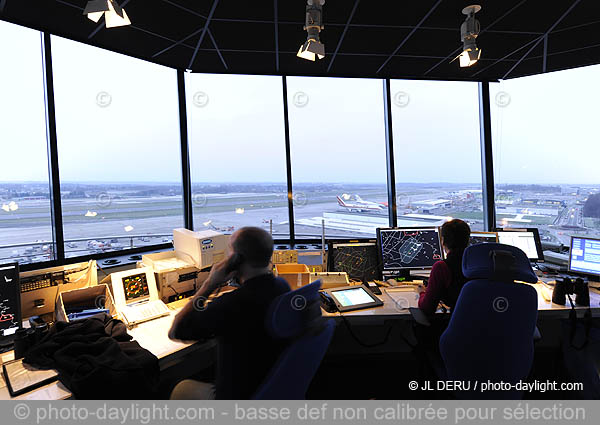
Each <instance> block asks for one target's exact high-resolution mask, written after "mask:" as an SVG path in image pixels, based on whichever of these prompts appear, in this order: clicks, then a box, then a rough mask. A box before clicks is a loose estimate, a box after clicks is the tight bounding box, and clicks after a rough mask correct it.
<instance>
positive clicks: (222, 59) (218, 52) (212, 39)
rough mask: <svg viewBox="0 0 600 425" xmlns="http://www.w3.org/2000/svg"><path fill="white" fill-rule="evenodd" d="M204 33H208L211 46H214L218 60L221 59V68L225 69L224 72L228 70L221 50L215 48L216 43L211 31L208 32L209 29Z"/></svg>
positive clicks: (217, 47)
mask: <svg viewBox="0 0 600 425" xmlns="http://www.w3.org/2000/svg"><path fill="white" fill-rule="evenodd" d="M206 31H207V32H208V36H209V37H210V41H212V44H213V46H215V50H216V51H217V54H218V55H219V58H220V59H221V62H222V63H223V66H224V67H225V70H229V67H228V66H227V62H225V58H224V57H223V55H222V54H221V50H220V49H219V46H217V41H216V40H215V38H214V37H213V34H212V31H211V30H210V28H208V29H207V30H206Z"/></svg>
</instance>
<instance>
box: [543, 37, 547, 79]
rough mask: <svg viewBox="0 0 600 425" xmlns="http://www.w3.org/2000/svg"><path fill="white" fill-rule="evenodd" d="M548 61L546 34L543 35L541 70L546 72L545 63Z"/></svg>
mask: <svg viewBox="0 0 600 425" xmlns="http://www.w3.org/2000/svg"><path fill="white" fill-rule="evenodd" d="M547 62H548V34H546V35H545V36H544V60H543V61H542V72H543V73H544V74H545V73H546V64H547Z"/></svg>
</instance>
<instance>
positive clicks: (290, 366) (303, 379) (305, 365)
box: [253, 280, 335, 400]
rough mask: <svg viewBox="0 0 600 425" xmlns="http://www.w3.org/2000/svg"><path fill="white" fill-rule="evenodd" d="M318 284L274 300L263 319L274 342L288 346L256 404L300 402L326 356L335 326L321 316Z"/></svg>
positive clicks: (317, 282)
mask: <svg viewBox="0 0 600 425" xmlns="http://www.w3.org/2000/svg"><path fill="white" fill-rule="evenodd" d="M320 288H321V281H320V280H317V281H315V282H313V283H311V284H309V285H306V286H303V287H302V288H300V289H297V290H295V291H292V292H288V293H286V294H283V295H281V296H279V297H277V298H276V299H275V300H274V301H273V303H272V304H271V305H270V307H269V310H268V312H267V315H266V323H265V324H266V328H267V330H268V332H269V334H270V335H271V336H272V337H273V338H277V339H285V340H289V341H290V342H289V345H288V346H287V348H286V349H285V350H284V351H283V353H281V355H280V356H279V359H278V360H277V362H276V363H275V365H274V366H273V368H272V369H271V371H270V372H269V374H268V375H267V377H266V378H265V380H264V382H263V383H262V384H261V385H260V387H259V388H258V390H257V391H256V393H255V394H254V396H253V399H255V400H302V399H304V398H305V397H306V391H307V390H308V386H309V385H310V383H311V381H312V379H313V377H314V376H315V374H316V372H317V369H318V368H319V366H320V364H321V361H322V360H323V357H324V356H325V352H326V351H327V348H328V347H329V343H330V341H331V338H332V337H333V331H334V329H335V323H334V321H333V319H325V318H323V317H322V315H321V301H320V296H319V289H320Z"/></svg>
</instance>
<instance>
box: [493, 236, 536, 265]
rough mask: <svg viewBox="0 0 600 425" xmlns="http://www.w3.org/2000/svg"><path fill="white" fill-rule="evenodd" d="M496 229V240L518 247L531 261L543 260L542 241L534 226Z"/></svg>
mask: <svg viewBox="0 0 600 425" xmlns="http://www.w3.org/2000/svg"><path fill="white" fill-rule="evenodd" d="M496 230H497V231H498V242H499V243H502V244H505V245H512V246H515V247H517V248H520V249H521V250H522V251H523V252H525V254H526V255H527V258H529V259H530V260H531V261H536V262H542V261H544V252H543V251H542V242H541V240H540V234H539V232H538V229H536V228H535V227H530V228H524V229H517V228H515V229H512V228H504V229H496Z"/></svg>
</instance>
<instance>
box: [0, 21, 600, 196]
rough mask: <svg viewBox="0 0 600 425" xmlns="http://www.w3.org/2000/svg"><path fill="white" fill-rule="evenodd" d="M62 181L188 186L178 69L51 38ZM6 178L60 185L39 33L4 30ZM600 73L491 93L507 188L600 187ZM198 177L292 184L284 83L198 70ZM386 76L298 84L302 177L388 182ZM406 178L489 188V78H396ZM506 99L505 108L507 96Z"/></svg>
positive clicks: (397, 133) (293, 86) (2, 176)
mask: <svg viewBox="0 0 600 425" xmlns="http://www.w3.org/2000/svg"><path fill="white" fill-rule="evenodd" d="M52 49H53V64H54V69H53V72H54V86H55V102H56V121H57V132H58V147H59V164H60V174H61V178H62V179H63V180H65V181H79V182H99V181H106V182H177V181H180V178H181V164H180V146H179V140H180V139H179V121H178V102H177V84H176V71H175V70H173V69H169V68H166V67H162V66H159V65H156V64H151V63H147V62H144V61H141V60H138V59H134V58H130V57H127V56H124V55H120V54H117V53H113V52H109V51H106V50H102V49H98V48H94V47H90V46H87V45H83V44H80V43H76V42H73V41H69V40H65V39H61V38H59V37H55V36H53V37H52ZM0 57H2V58H3V59H4V58H10V59H9V60H8V59H7V60H3V66H2V67H0V120H1V122H0V145H1V147H2V158H3V164H2V167H1V168H0V181H44V180H47V179H48V177H47V159H46V158H47V157H46V131H45V124H44V122H45V118H44V90H43V81H42V59H41V51H40V34H39V33H38V32H36V31H33V30H30V29H26V28H22V27H18V26H16V25H13V24H9V23H6V22H0ZM598 76H600V66H591V67H586V68H579V69H575V70H569V71H563V72H555V73H548V74H544V75H540V76H532V77H524V78H519V79H513V80H507V81H504V82H501V83H498V84H492V85H491V98H492V127H493V128H492V131H493V141H494V158H495V164H494V168H495V170H494V171H495V176H496V182H498V183H537V184H556V183H573V184H577V183H581V184H586V183H587V184H597V183H599V182H598V177H597V176H598V171H597V158H599V157H600V143H598V141H597V137H598V136H597V135H598V134H600V132H599V131H598V130H599V129H598V126H600V120H598V118H597V102H598V99H599V98H600V85H599V84H597V83H596V82H597V80H598ZM185 81H186V97H187V113H188V124H189V126H188V127H189V128H188V130H189V140H190V157H191V167H192V178H193V182H194V183H205V182H208V183H210V182H249V183H253V182H257V183H258V182H284V181H285V180H286V173H285V134H284V122H283V97H282V93H281V87H282V86H281V79H280V78H279V77H271V76H246V75H243V76H242V75H233V76H225V75H211V74H186V79H185ZM382 84H383V82H382V80H376V79H335V78H307V77H289V78H288V102H289V123H290V144H291V154H292V178H293V181H294V182H295V183H323V182H325V183H327V182H332V183H334V182H352V183H381V184H384V183H385V181H386V170H385V131H384V119H383V85H382ZM391 89H392V90H391V91H392V98H393V103H392V122H393V137H394V142H395V144H394V154H395V161H396V180H397V182H416V183H431V182H450V183H474V182H480V180H481V165H480V151H479V127H478V120H479V115H478V114H479V112H478V98H477V84H476V83H464V82H439V81H406V80H394V81H392V85H391ZM497 99H499V100H497Z"/></svg>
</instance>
